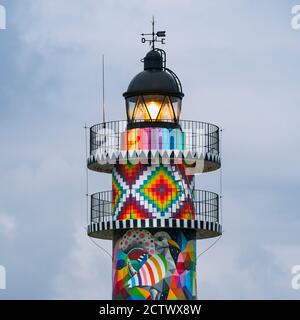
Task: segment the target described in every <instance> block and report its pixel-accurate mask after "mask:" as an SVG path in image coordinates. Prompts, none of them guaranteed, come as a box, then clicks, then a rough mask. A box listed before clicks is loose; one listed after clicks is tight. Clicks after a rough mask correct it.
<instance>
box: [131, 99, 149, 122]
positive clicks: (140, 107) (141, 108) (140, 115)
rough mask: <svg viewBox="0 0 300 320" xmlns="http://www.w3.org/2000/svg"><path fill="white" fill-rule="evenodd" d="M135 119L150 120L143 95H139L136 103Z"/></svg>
mask: <svg viewBox="0 0 300 320" xmlns="http://www.w3.org/2000/svg"><path fill="white" fill-rule="evenodd" d="M133 120H150V117H149V114H148V112H147V110H146V107H145V104H144V102H143V98H142V97H139V99H138V101H137V103H136V105H135V109H134V114H133Z"/></svg>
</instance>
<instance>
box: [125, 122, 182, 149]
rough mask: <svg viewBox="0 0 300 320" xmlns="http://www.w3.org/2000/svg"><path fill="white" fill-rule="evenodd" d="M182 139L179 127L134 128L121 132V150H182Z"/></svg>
mask: <svg viewBox="0 0 300 320" xmlns="http://www.w3.org/2000/svg"><path fill="white" fill-rule="evenodd" d="M184 140H185V134H184V132H182V131H181V130H180V129H167V128H136V129H130V130H127V131H125V132H123V133H122V134H121V150H123V151H127V150H163V149H164V150H183V149H184V145H185V143H184Z"/></svg>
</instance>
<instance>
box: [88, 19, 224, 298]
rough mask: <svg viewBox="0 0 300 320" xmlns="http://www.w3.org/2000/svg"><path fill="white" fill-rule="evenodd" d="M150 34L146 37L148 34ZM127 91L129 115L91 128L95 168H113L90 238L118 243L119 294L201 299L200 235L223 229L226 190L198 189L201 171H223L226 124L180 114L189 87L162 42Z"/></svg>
mask: <svg viewBox="0 0 300 320" xmlns="http://www.w3.org/2000/svg"><path fill="white" fill-rule="evenodd" d="M149 35H150V36H151V38H150V40H147V39H146V37H147V36H149ZM142 36H143V38H142V42H150V44H151V50H150V51H149V52H148V53H147V54H146V56H145V57H144V59H143V60H142V62H143V64H144V70H143V71H142V72H140V73H138V74H137V75H136V76H135V77H134V78H133V79H132V80H131V82H130V84H129V86H128V89H127V91H126V92H125V93H124V94H123V96H124V98H125V101H126V116H127V120H124V121H113V122H105V123H100V124H96V125H94V126H93V127H91V128H90V154H89V158H88V168H89V169H91V170H94V171H97V172H105V173H109V174H111V175H112V190H111V191H104V192H99V193H96V194H93V195H92V196H91V215H90V222H89V226H88V235H89V236H91V237H94V238H99V239H108V240H112V241H113V242H112V243H113V261H112V298H113V299H114V300H135V299H139V300H176V299H179V300H192V299H196V292H197V290H196V257H197V254H196V240H198V239H204V238H212V237H216V236H219V235H220V234H221V225H220V221H219V196H218V195H217V194H216V193H213V192H209V191H204V190H197V189H195V174H197V173H203V172H209V171H213V170H217V169H219V168H220V155H219V128H218V127H217V126H215V125H213V124H210V123H204V122H199V121H195V120H192V121H188V120H181V118H180V114H181V107H182V100H183V97H184V94H183V92H182V86H181V83H180V80H179V78H178V77H177V76H176V74H175V73H174V72H173V71H171V70H170V69H169V68H167V59H166V53H165V51H163V50H162V49H158V48H155V43H156V42H161V43H164V37H165V32H164V31H158V32H155V30H154V23H153V30H152V33H150V34H142Z"/></svg>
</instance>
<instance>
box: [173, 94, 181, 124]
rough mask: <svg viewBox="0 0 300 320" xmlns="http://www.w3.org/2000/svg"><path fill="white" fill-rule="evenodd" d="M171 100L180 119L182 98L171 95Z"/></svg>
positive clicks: (177, 118) (177, 117) (176, 115)
mask: <svg viewBox="0 0 300 320" xmlns="http://www.w3.org/2000/svg"><path fill="white" fill-rule="evenodd" d="M171 101H172V105H173V109H174V112H175V117H176V120H179V117H180V112H181V99H180V98H177V97H171Z"/></svg>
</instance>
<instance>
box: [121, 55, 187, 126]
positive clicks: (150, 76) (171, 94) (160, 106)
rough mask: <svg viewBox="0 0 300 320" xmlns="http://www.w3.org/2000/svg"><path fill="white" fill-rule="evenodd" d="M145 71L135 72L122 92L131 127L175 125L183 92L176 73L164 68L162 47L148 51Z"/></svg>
mask: <svg viewBox="0 0 300 320" xmlns="http://www.w3.org/2000/svg"><path fill="white" fill-rule="evenodd" d="M142 61H143V62H144V71H142V72H140V73H139V74H137V75H136V76H135V77H134V78H133V79H132V80H131V82H130V84H129V86H128V89H127V91H126V92H125V93H124V94H123V96H124V97H125V99H126V113H127V120H128V126H129V127H130V128H136V127H145V126H149V125H150V126H165V127H178V121H179V118H180V112H181V103H182V98H183V96H184V94H183V93H182V87H181V83H180V81H179V79H178V77H177V76H176V74H175V73H174V72H173V71H171V70H170V69H168V68H167V67H166V54H165V52H164V51H163V50H162V49H153V50H151V51H150V52H148V53H147V55H146V56H145V58H144V59H143V60H142Z"/></svg>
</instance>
